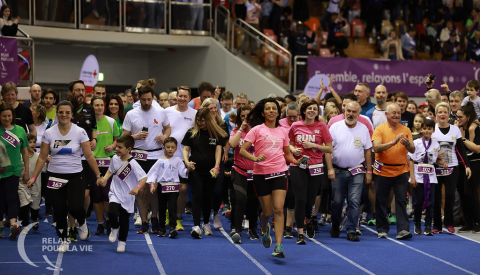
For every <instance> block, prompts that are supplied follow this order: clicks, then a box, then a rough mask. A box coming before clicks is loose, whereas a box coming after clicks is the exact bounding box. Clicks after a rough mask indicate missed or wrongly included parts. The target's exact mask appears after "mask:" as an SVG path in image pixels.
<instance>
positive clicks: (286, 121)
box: [278, 118, 292, 131]
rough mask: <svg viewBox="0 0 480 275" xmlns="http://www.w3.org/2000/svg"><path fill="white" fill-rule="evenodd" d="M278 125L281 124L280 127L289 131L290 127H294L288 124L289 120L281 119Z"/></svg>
mask: <svg viewBox="0 0 480 275" xmlns="http://www.w3.org/2000/svg"><path fill="white" fill-rule="evenodd" d="M278 123H279V124H280V126H282V127H284V128H286V129H287V131H290V127H292V125H290V124H288V120H287V118H282V119H280V120H279V121H278Z"/></svg>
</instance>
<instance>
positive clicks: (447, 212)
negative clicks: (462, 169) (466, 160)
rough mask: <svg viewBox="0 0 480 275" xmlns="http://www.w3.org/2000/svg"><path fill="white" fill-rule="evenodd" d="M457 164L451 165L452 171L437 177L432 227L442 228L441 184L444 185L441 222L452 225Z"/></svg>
mask: <svg viewBox="0 0 480 275" xmlns="http://www.w3.org/2000/svg"><path fill="white" fill-rule="evenodd" d="M458 173H459V172H458V166H455V167H453V173H452V174H450V175H448V176H441V177H437V179H438V185H437V186H435V188H436V190H435V191H436V192H435V208H434V209H435V210H434V214H433V227H434V228H436V229H438V230H441V229H442V184H444V185H445V208H444V209H443V212H444V216H445V218H444V220H443V224H445V226H453V206H454V205H455V190H457V179H458Z"/></svg>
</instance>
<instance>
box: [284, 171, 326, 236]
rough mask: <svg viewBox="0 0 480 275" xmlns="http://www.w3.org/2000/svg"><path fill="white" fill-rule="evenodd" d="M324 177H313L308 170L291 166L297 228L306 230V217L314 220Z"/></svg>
mask: <svg viewBox="0 0 480 275" xmlns="http://www.w3.org/2000/svg"><path fill="white" fill-rule="evenodd" d="M321 177H322V176H320V175H319V176H311V175H310V172H309V170H308V169H302V168H300V167H298V166H290V179H293V180H292V182H291V185H292V186H293V189H295V221H296V222H297V228H305V222H304V219H305V217H306V218H307V219H311V218H312V213H313V210H314V207H315V198H316V197H317V192H318V189H319V188H320V185H321V183H322V181H321Z"/></svg>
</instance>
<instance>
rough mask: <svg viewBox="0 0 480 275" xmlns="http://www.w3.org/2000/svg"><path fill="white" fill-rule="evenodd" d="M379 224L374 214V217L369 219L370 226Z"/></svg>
mask: <svg viewBox="0 0 480 275" xmlns="http://www.w3.org/2000/svg"><path fill="white" fill-rule="evenodd" d="M376 224H377V220H376V219H375V216H373V218H371V219H370V220H369V221H368V225H370V226H375V225H376Z"/></svg>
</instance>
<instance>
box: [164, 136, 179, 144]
mask: <svg viewBox="0 0 480 275" xmlns="http://www.w3.org/2000/svg"><path fill="white" fill-rule="evenodd" d="M169 142H173V143H175V146H178V142H177V139H176V138H174V137H168V138H166V139H165V140H164V141H163V145H165V144H167V143H169Z"/></svg>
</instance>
